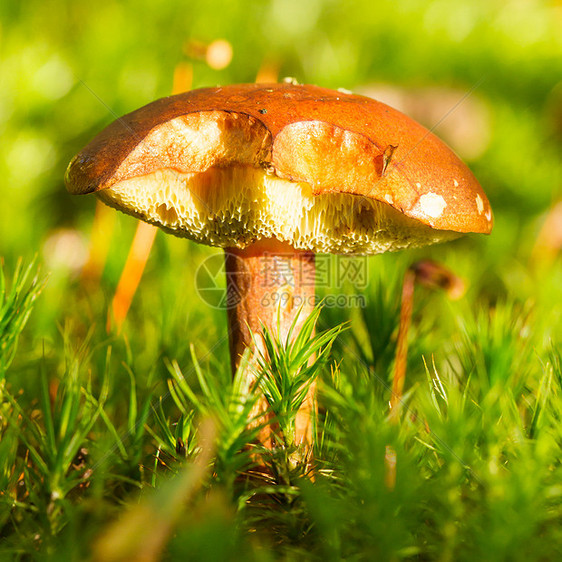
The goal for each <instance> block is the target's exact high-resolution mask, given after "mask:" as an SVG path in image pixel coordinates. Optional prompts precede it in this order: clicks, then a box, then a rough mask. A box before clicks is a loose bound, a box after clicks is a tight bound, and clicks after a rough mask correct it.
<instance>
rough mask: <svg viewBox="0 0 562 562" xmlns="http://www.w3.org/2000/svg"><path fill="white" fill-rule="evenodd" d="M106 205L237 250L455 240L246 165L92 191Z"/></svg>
mask: <svg viewBox="0 0 562 562" xmlns="http://www.w3.org/2000/svg"><path fill="white" fill-rule="evenodd" d="M98 196H99V197H100V198H101V199H102V200H103V201H104V202H105V203H107V204H108V205H110V206H112V207H116V208H117V209H119V210H121V211H123V212H125V213H128V214H131V215H134V216H136V217H138V218H140V219H142V220H145V221H147V222H149V223H152V224H155V225H157V226H159V227H161V228H163V229H164V230H166V231H167V232H170V233H172V234H174V235H176V236H181V237H185V238H191V239H193V240H196V241H197V242H201V243H203V244H208V245H211V246H221V247H237V248H244V247H246V246H248V245H249V244H251V243H253V242H256V241H258V240H262V239H268V238H276V239H278V240H280V241H282V242H287V243H289V244H291V245H292V246H293V247H295V248H297V249H302V250H310V251H313V252H318V253H341V254H378V253H382V252H387V251H396V250H401V249H403V248H412V247H419V246H425V245H428V244H433V243H435V242H442V241H445V240H451V239H453V238H456V237H457V236H458V234H456V233H454V232H450V231H443V230H434V229H432V228H431V227H429V226H426V225H424V224H422V223H420V222H419V221H416V220H414V219H411V218H408V217H406V216H404V215H402V213H400V212H399V211H397V210H395V209H393V208H392V207H390V206H389V205H387V204H385V203H382V202H380V201H376V200H374V199H370V198H368V197H363V196H358V195H352V194H347V193H323V194H321V195H313V194H312V190H311V188H310V186H309V185H308V184H307V183H296V182H292V181H288V180H284V179H281V178H278V177H276V176H274V175H270V174H268V173H266V172H265V171H264V170H262V169H260V168H254V167H251V166H241V165H239V166H230V167H226V168H211V169H209V170H207V171H206V172H201V173H195V174H182V173H178V172H177V171H175V170H172V169H169V168H164V169H160V170H158V171H155V172H153V173H151V174H148V175H145V176H141V177H136V178H132V179H128V180H125V181H122V182H119V183H117V184H115V185H113V186H112V187H111V188H108V189H104V190H102V191H100V192H98Z"/></svg>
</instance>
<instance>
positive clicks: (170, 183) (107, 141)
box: [65, 83, 493, 253]
mask: <svg viewBox="0 0 562 562" xmlns="http://www.w3.org/2000/svg"><path fill="white" fill-rule="evenodd" d="M65 181H66V185H67V187H68V190H69V191H70V192H71V193H74V194H85V193H93V192H95V193H97V194H98V196H100V197H101V198H102V199H103V200H104V201H105V202H106V203H108V204H110V205H112V206H115V207H117V208H119V209H120V210H123V211H124V212H126V213H129V214H132V215H135V216H138V217H139V218H142V219H144V220H147V221H148V222H152V223H154V224H157V225H158V226H161V227H162V228H164V229H165V230H167V231H169V232H172V233H174V234H176V235H179V236H185V237H189V238H193V239H196V240H199V241H201V242H204V243H208V244H212V245H218V246H239V247H244V246H245V245H247V244H249V243H251V242H253V241H255V240H258V239H260V238H268V237H277V238H280V239H282V240H283V241H287V242H290V243H292V244H293V245H294V246H295V247H298V248H302V249H310V250H313V251H336V252H338V251H339V252H347V253H376V252H379V251H386V250H388V249H390V250H395V249H400V248H403V247H410V246H419V245H425V244H427V243H432V242H437V241H441V240H447V239H450V238H453V237H455V236H457V235H459V234H462V233H467V232H476V233H486V234H487V233H489V232H490V231H491V229H492V224H493V220H492V211H491V208H490V204H489V202H488V199H487V197H486V195H485V194H484V191H483V190H482V188H481V187H480V185H479V183H478V181H477V180H476V179H475V177H474V176H473V174H472V173H471V172H470V170H469V169H468V167H467V166H466V165H465V164H464V163H463V162H462V161H461V160H460V159H459V158H458V157H457V156H456V155H455V153H454V152H453V151H452V150H451V149H450V148H449V147H447V146H446V145H445V144H444V143H443V142H442V141H441V140H439V139H438V138H437V137H436V136H435V135H433V134H432V133H431V132H430V131H428V130H427V129H425V128H424V127H422V126H421V125H419V124H418V123H416V122H415V121H413V120H412V119H410V118H409V117H407V116H406V115H404V114H402V113H400V112H399V111H397V110H395V109H393V108H391V107H389V106H387V105H385V104H383V103H380V102H378V101H376V100H373V99H371V98H368V97H364V96H359V95H354V94H351V93H348V92H345V91H333V90H328V89H325V88H320V87H317V86H311V85H298V84H290V83H282V84H242V85H231V86H225V87H217V88H203V89H199V90H193V91H190V92H187V93H183V94H178V95H175V96H171V97H167V98H163V99H159V100H156V101H154V102H152V103H150V104H148V105H146V106H144V107H142V108H140V109H138V110H136V111H134V112H132V113H129V114H128V115H125V116H124V117H121V118H119V119H117V120H116V121H115V122H113V123H112V124H111V125H109V126H108V127H107V128H106V129H104V130H103V131H102V132H101V133H99V134H98V135H97V136H96V137H95V138H94V139H93V140H92V141H91V142H90V143H89V144H88V145H87V146H86V147H85V148H84V149H83V150H82V151H81V152H80V153H79V154H78V155H77V156H76V157H75V158H74V159H73V160H72V162H71V163H70V165H69V167H68V170H67V173H66V176H65ZM139 201H140V202H139ZM273 207H275V208H274V209H273ZM265 208H267V209H269V211H267V212H265V211H264V209H265ZM264 212H265V215H267V216H265V215H264ZM252 213H253V215H252ZM249 215H252V216H249ZM277 220H281V222H282V223H283V222H284V224H283V225H282V226H281V227H279V228H278V227H277V226H276V225H275V224H274V223H275V222H276V221H277ZM312 223H314V224H312ZM330 230H331V231H333V235H332V234H330V233H329V232H326V231H330ZM342 235H343V236H344V238H345V237H346V236H347V238H348V241H347V242H345V243H342V242H341V240H339V239H338V240H336V238H335V237H337V236H340V237H341V236H342ZM377 237H378V239H377ZM369 238H372V239H373V240H374V242H372V241H369V240H368V239H369Z"/></svg>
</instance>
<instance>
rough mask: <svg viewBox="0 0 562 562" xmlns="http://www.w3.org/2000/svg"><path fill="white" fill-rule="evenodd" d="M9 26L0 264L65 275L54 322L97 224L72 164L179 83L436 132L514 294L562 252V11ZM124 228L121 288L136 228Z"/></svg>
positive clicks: (272, 8)
mask: <svg viewBox="0 0 562 562" xmlns="http://www.w3.org/2000/svg"><path fill="white" fill-rule="evenodd" d="M0 18H1V19H0V139H1V148H0V193H1V199H0V255H2V256H3V258H4V260H5V262H6V263H7V264H10V263H13V262H14V261H15V259H16V258H17V257H18V256H23V257H25V258H26V259H27V260H30V259H31V258H32V257H33V256H34V255H35V254H38V256H39V260H40V262H41V263H42V264H43V268H44V270H45V271H48V272H50V273H51V281H50V284H49V286H48V287H47V294H48V293H49V291H50V292H51V294H52V295H53V296H52V297H51V298H49V297H46V301H47V302H49V301H50V302H56V303H57V304H58V305H59V306H58V307H54V306H53V307H51V314H50V315H47V316H46V317H44V318H45V320H44V321H45V322H51V321H52V320H53V319H56V318H55V316H56V314H55V312H54V310H55V308H58V309H59V310H60V308H61V306H63V301H64V298H63V297H64V295H65V291H66V290H67V288H68V284H69V283H72V280H73V279H74V278H75V277H76V275H77V274H78V271H79V269H80V267H81V266H82V265H83V263H84V262H85V261H86V260H87V256H88V251H89V233H90V230H91V225H92V221H93V216H94V207H95V202H94V200H93V198H90V197H71V196H70V195H68V194H67V193H66V190H65V187H64V184H63V176H64V171H65V168H66V166H67V163H68V162H69V160H70V159H71V157H72V156H73V155H74V154H75V153H76V152H77V151H78V150H79V149H80V148H81V147H82V146H83V145H84V144H86V142H88V141H89V140H90V139H91V138H92V137H93V136H94V135H95V134H96V133H97V132H98V131H99V130H100V129H101V128H103V127H104V126H105V125H106V124H108V123H109V122H111V121H112V120H114V119H115V118H116V117H117V116H119V115H121V114H123V113H126V112H129V111H132V110H134V109H136V108H137V107H139V106H141V105H144V104H146V103H148V102H150V101H152V100H154V99H155V98H158V97H161V96H166V95H169V94H170V92H171V91H172V87H173V83H174V75H175V73H176V78H177V74H178V72H180V73H181V72H183V73H184V74H185V75H186V77H185V81H186V82H189V84H190V85H191V87H194V88H196V87H203V86H210V85H217V84H226V83H232V82H251V81H254V80H255V79H256V77H257V76H258V75H260V73H261V76H262V77H263V76H267V75H269V76H273V77H276V76H278V77H279V78H282V77H284V76H292V77H295V78H296V79H297V80H298V81H300V82H307V83H314V84H318V85H322V86H326V87H332V88H338V87H343V88H346V89H349V90H352V91H354V92H359V93H365V94H368V95H373V96H374V97H377V98H379V99H381V100H382V101H386V102H388V103H390V104H391V105H394V106H396V107H398V108H399V109H402V110H403V111H404V112H406V113H408V114H410V115H411V116H413V117H414V118H416V119H417V120H419V121H421V122H422V123H423V124H425V125H426V126H428V127H431V128H433V127H435V128H436V129H435V130H436V132H437V133H438V134H439V135H440V136H442V137H443V138H444V139H445V140H446V141H447V142H448V143H449V144H450V145H452V146H453V148H454V149H455V150H456V151H457V152H458V153H459V154H460V156H461V157H463V158H464V159H465V160H467V161H468V163H469V165H470V166H471V167H472V169H473V171H474V172H475V174H476V176H477V177H478V178H479V179H480V181H481V183H482V185H483V186H484V188H485V191H486V192H487V193H488V195H489V198H490V200H491V202H492V206H493V208H494V211H495V218H496V227H495V230H494V233H493V235H492V236H491V237H479V238H478V239H477V238H472V239H471V242H468V243H467V244H469V247H470V248H471V249H472V251H474V252H475V254H474V255H477V256H478V265H479V267H480V269H482V271H485V272H486V274H487V275H488V278H487V282H488V284H489V286H494V287H496V288H497V290H498V291H499V292H500V293H501V291H502V287H504V286H505V285H509V283H510V282H512V280H513V279H515V280H516V282H518V283H527V284H528V283H530V282H531V281H532V282H534V281H533V280H531V281H529V280H525V279H523V280H522V278H523V277H525V275H526V273H525V271H526V269H527V266H528V260H529V259H532V256H533V252H536V251H537V250H536V248H537V247H540V248H543V249H544V248H545V247H546V248H547V249H546V250H544V252H546V253H547V254H548V255H549V256H552V255H556V252H557V248H558V247H559V246H560V238H561V235H560V229H561V226H560V223H561V221H562V219H560V216H559V215H560V212H558V217H556V213H555V212H554V213H553V211H552V209H553V206H554V205H555V203H556V202H557V201H558V200H559V199H560V196H561V186H562V162H561V158H560V155H561V152H562V151H561V146H562V5H561V4H560V2H558V1H555V0H550V1H547V0H513V1H503V0H502V1H500V0H478V1H475V0H457V1H455V2H450V1H446V0H435V1H431V2H425V1H418V0H405V1H400V2H396V1H394V2H384V1H383V2H372V1H371V0H353V1H345V2H344V1H336V0H306V1H302V0H264V1H256V0H247V1H244V2H224V1H218V0H204V1H203V0H192V1H190V2H153V1H151V2H148V1H144V0H135V1H134V2H132V1H122V2H114V1H108V0H99V1H97V2H95V3H89V2H84V1H79V2H73V1H69V0H50V1H47V2H45V1H43V0H27V1H26V2H18V1H15V0H6V1H4V2H2V3H1V5H0ZM217 40H222V42H219V43H218V44H217ZM209 45H214V47H217V45H218V47H219V48H218V50H217V49H215V51H216V52H215V54H214V55H213V54H212V53H211V51H210V49H209ZM217 53H218V54H217ZM213 56H214V57H215V58H214V59H213ZM187 75H189V76H187ZM549 213H550V215H549ZM549 216H550V219H549V220H550V222H549V224H550V226H549V227H548V228H547V230H546V231H543V232H542V234H541V228H543V225H544V223H545V221H546V220H547V218H548V217H549ZM116 220H117V226H116V227H115V228H116V231H115V233H114V234H113V236H114V238H113V241H114V243H113V247H112V249H111V251H110V254H109V256H108V258H107V260H108V261H107V266H106V268H105V270H104V279H105V281H106V282H107V283H108V285H109V286H111V285H114V284H115V283H116V280H117V278H118V276H119V274H120V271H121V269H122V266H123V263H124V260H125V257H126V253H127V251H128V248H129V245H130V241H131V239H132V236H133V232H134V221H133V220H132V219H130V218H128V217H124V216H120V217H118V219H116ZM545 232H546V234H545ZM556 232H558V234H556ZM549 233H550V234H549ZM168 238H170V237H164V236H163V235H161V234H159V236H158V238H157V248H160V249H161V250H160V251H164V252H166V251H167V250H165V249H164V250H162V247H174V246H173V245H174V244H176V242H174V241H173V240H168ZM537 240H538V242H537ZM176 247H177V248H179V246H176ZM183 247H184V246H182V248H183ZM158 251H159V250H157V251H156V253H157V255H158ZM177 252H178V253H177V254H176V255H177V256H178V257H179V258H181V257H182V255H183V256H184V255H185V254H182V252H183V250H177ZM185 252H188V250H185ZM544 252H543V253H544ZM549 259H550V257H549ZM155 260H158V258H155ZM155 263H157V261H156V262H155ZM150 267H151V266H150V265H149V271H150ZM154 267H156V266H154ZM55 297H56V298H55ZM60 299H62V301H60ZM59 301H60V302H59Z"/></svg>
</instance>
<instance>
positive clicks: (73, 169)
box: [65, 81, 492, 444]
mask: <svg viewBox="0 0 562 562" xmlns="http://www.w3.org/2000/svg"><path fill="white" fill-rule="evenodd" d="M65 181H66V185H67V187H68V189H69V191H70V192H71V193H74V194H86V193H96V195H97V196H98V197H99V198H100V199H101V200H102V201H104V202H105V203H107V204H108V205H110V206H112V207H115V208H117V209H119V210H121V211H123V212H125V213H128V214H131V215H133V216H135V217H138V218H140V219H142V220H144V221H147V222H149V223H152V224H155V225H157V226H159V227H161V228H162V229H163V230H165V231H166V232H169V233H171V234H174V235H176V236H180V237H186V238H190V239H192V240H195V241H197V242H200V243H203V244H208V245H211V246H219V247H222V248H224V249H225V256H226V260H225V263H226V274H227V291H229V293H232V294H234V295H236V297H237V298H235V299H233V303H232V307H231V308H229V310H228V325H229V338H230V351H231V359H232V368H233V370H235V369H236V368H237V367H238V365H239V363H240V359H241V356H242V354H243V352H244V350H245V349H246V348H247V347H251V346H252V342H253V340H254V339H255V340H256V342H258V345H259V340H260V336H259V334H260V333H261V329H262V328H261V325H262V324H263V325H264V326H265V327H266V328H268V329H270V330H272V331H273V332H277V326H278V325H279V328H280V332H281V333H280V334H279V336H280V337H281V338H286V337H287V334H288V332H289V328H290V326H291V324H292V323H293V321H295V319H296V317H297V315H298V313H299V311H300V316H298V319H297V330H298V327H299V326H300V325H301V324H302V322H303V321H304V319H305V318H306V317H307V316H308V315H309V313H310V312H311V311H312V309H313V307H314V304H315V299H314V275H315V273H314V272H315V262H314V255H315V254H316V253H319V252H320V253H324V252H326V253H339V254H347V255H351V254H377V253H381V252H387V251H396V250H401V249H403V248H412V247H420V246H425V245H427V244H433V243H436V242H443V241H447V240H452V239H454V238H456V237H457V236H460V235H461V234H463V233H468V232H476V233H489V232H490V231H491V229H492V211H491V208H490V204H489V202H488V199H487V198H486V195H485V194H484V192H483V190H482V188H481V187H480V185H479V184H478V182H477V180H476V179H475V178H474V176H473V175H472V173H471V172H470V170H469V169H468V168H467V167H466V166H465V164H463V162H461V161H460V160H459V158H458V157H457V156H456V155H455V154H454V153H453V152H452V151H451V150H450V149H449V148H448V147H447V146H446V145H445V144H444V143H443V142H441V141H440V140H439V139H438V138H437V137H436V136H434V135H433V134H432V133H430V132H429V131H428V130H427V129H425V128H424V127H422V126H421V125H419V124H418V123H416V122H415V121H413V120H412V119H410V118H409V117H406V116H405V115H403V114H402V113H400V112H399V111H397V110H395V109H392V108H391V107H389V106H387V105H385V104H383V103H380V102H377V101H375V100H373V99H371V98H368V97H364V96H359V95H353V94H351V93H350V92H347V91H344V90H342V91H333V90H328V89H325V88H320V87H317V86H310V85H299V84H296V83H294V81H291V82H285V83H282V84H243V85H231V86H225V87H217V88H205V89H200V90H193V91H191V92H188V93H183V94H179V95H175V96H171V97H167V98H163V99H160V100H157V101H155V102H153V103H150V104H148V105H146V106H144V107H142V108H140V109H138V110H137V111H134V112H132V113H130V114H128V115H126V116H124V117H122V118H120V119H118V120H117V121H115V122H114V123H112V124H111V125H109V126H108V127H107V128H106V129H104V130H103V131H102V132H101V133H99V134H98V136H96V137H95V138H94V139H93V140H92V141H91V142H90V143H89V144H88V145H87V146H86V147H85V148H84V149H83V150H82V151H81V152H80V153H79V154H78V155H77V156H76V157H75V158H74V159H73V160H72V162H71V163H70V165H69V167H68V170H67V173H66V177H65ZM252 335H253V336H254V337H252ZM313 392H314V390H313V389H312V390H311V395H310V396H309V399H308V401H307V404H306V406H305V408H303V412H302V415H299V417H298V418H297V426H296V435H295V440H294V442H295V443H296V444H299V443H308V444H310V443H311V424H310V419H309V418H310V415H309V414H310V411H311V409H312V408H313V396H312V393H313Z"/></svg>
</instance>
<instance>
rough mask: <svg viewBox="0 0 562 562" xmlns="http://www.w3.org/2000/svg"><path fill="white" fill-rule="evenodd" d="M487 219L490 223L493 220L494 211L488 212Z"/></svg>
mask: <svg viewBox="0 0 562 562" xmlns="http://www.w3.org/2000/svg"><path fill="white" fill-rule="evenodd" d="M486 219H487V221H488V222H490V221H491V220H492V211H491V210H490V209H488V210H487V211H486Z"/></svg>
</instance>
